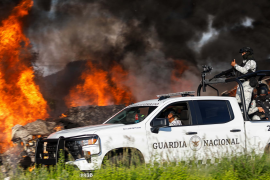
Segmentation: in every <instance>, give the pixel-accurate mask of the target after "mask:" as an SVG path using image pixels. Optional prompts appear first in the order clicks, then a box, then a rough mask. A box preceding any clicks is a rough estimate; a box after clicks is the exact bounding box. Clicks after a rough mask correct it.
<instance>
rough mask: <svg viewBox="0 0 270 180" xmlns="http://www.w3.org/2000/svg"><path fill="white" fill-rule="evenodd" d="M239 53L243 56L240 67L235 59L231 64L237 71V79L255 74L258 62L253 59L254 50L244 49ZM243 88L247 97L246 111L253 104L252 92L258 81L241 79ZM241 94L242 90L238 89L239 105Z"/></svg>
mask: <svg viewBox="0 0 270 180" xmlns="http://www.w3.org/2000/svg"><path fill="white" fill-rule="evenodd" d="M239 53H241V54H242V57H243V62H242V63H241V64H240V65H238V64H236V62H235V59H234V60H233V61H232V62H231V66H232V67H233V69H234V70H235V71H236V74H235V75H236V77H240V76H242V75H244V74H248V73H252V72H255V71H256V69H257V65H256V61H255V59H254V57H253V50H252V49H251V48H250V47H243V48H242V49H240V51H239ZM240 80H241V82H242V84H243V88H244V95H245V101H246V110H248V107H249V104H250V102H251V97H252V92H253V89H254V87H256V85H257V84H256V79H253V78H252V79H240ZM240 96H241V93H240V88H239V87H237V91H236V99H237V101H238V103H241V98H240Z"/></svg>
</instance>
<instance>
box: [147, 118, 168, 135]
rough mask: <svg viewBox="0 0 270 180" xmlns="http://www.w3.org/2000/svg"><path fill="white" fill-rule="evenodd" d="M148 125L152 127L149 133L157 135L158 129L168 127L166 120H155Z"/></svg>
mask: <svg viewBox="0 0 270 180" xmlns="http://www.w3.org/2000/svg"><path fill="white" fill-rule="evenodd" d="M150 125H151V126H152V128H151V132H152V133H158V132H159V128H161V127H168V126H169V120H168V119H167V118H155V119H153V121H152V122H151V124H150Z"/></svg>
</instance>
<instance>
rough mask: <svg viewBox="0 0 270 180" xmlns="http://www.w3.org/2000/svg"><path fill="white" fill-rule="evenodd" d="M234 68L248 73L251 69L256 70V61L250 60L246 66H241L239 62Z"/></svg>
mask: <svg viewBox="0 0 270 180" xmlns="http://www.w3.org/2000/svg"><path fill="white" fill-rule="evenodd" d="M234 68H235V69H236V70H237V71H239V72H241V73H242V74H247V73H248V71H249V70H254V69H256V62H255V61H253V60H248V62H247V63H246V65H245V66H244V67H241V66H239V65H238V64H235V65H234Z"/></svg>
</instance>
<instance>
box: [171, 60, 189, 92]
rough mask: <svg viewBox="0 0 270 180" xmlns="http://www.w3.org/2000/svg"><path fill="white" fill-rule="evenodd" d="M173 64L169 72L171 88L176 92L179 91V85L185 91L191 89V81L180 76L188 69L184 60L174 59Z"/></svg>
mask: <svg viewBox="0 0 270 180" xmlns="http://www.w3.org/2000/svg"><path fill="white" fill-rule="evenodd" d="M173 65H174V69H173V70H172V74H171V89H172V90H173V91H174V92H177V91H179V86H181V87H182V88H183V90H185V91H187V90H191V87H192V83H191V82H190V81H188V80H185V79H183V78H181V76H182V74H183V73H184V72H185V71H186V70H188V69H189V67H188V65H186V62H185V61H183V60H174V61H173ZM181 87H180V88H181Z"/></svg>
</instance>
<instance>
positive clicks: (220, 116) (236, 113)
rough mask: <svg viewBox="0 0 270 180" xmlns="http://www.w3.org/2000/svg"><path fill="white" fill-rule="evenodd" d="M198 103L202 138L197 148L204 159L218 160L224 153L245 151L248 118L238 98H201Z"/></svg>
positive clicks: (197, 108)
mask: <svg viewBox="0 0 270 180" xmlns="http://www.w3.org/2000/svg"><path fill="white" fill-rule="evenodd" d="M231 102H232V103H233V104H231ZM194 107H195V109H196V112H198V113H197V115H198V117H197V120H198V124H199V125H198V134H197V136H198V137H199V138H197V139H198V140H200V141H201V142H202V145H201V148H200V149H198V150H197V152H198V153H199V155H200V156H201V157H200V158H201V159H203V161H207V162H211V163H214V162H215V161H217V160H218V159H219V158H220V157H222V156H226V155H232V154H235V153H239V152H244V149H245V136H244V133H245V130H244V120H243V117H242V114H241V110H240V108H239V106H238V104H237V102H236V101H229V100H198V101H194ZM232 107H234V110H233V109H232ZM198 140H197V141H198Z"/></svg>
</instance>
